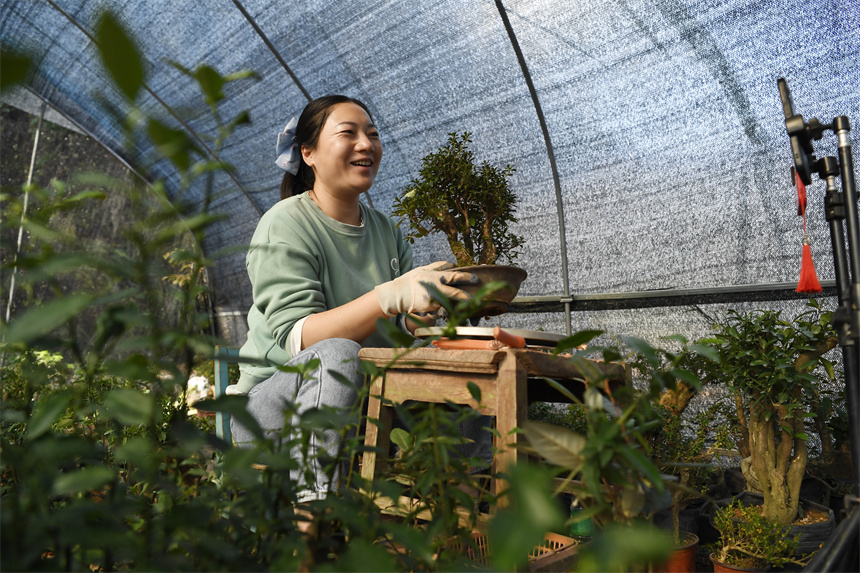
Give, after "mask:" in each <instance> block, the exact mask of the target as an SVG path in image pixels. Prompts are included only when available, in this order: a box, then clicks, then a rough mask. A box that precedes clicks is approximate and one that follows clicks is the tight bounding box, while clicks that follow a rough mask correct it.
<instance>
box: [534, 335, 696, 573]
mask: <svg viewBox="0 0 860 573" xmlns="http://www.w3.org/2000/svg"><path fill="white" fill-rule="evenodd" d="M595 334H599V333H594V332H591V333H587V332H583V333H578V334H577V335H574V336H572V337H570V338H568V339H565V340H564V341H562V342H560V343H559V347H558V349H557V352H562V351H566V350H568V349H571V348H577V347H578V346H580V345H581V344H583V343H585V342H588V341H589V340H590V339H591V338H592V337H593V336H594V335H595ZM625 342H626V343H627V346H628V347H629V349H628V350H621V349H613V348H598V347H596V346H595V347H590V348H588V349H587V350H584V351H577V352H575V353H574V354H573V356H572V358H571V360H573V361H575V362H576V363H577V365H578V366H579V367H580V369H581V371H582V372H583V373H584V378H585V382H586V389H585V394H584V400H583V401H582V402H581V404H582V405H583V406H584V409H585V430H584V432H576V431H572V430H570V429H568V428H562V427H559V426H555V425H551V424H548V423H545V422H535V421H528V422H526V424H524V427H523V433H524V434H525V436H526V438H527V440H528V443H529V446H530V447H531V448H533V450H534V451H535V453H536V454H537V455H539V456H540V457H542V458H543V459H545V460H546V461H547V462H549V463H550V464H552V465H554V466H557V467H558V468H559V474H560V475H562V476H565V478H564V481H563V483H562V484H561V485H560V486H559V489H560V490H562V489H563V490H564V491H569V492H572V493H573V494H574V496H575V497H576V499H577V500H578V502H579V504H581V505H582V506H583V507H584V508H585V509H584V510H582V511H579V512H577V513H576V515H575V517H572V520H577V521H578V520H584V519H591V520H592V521H593V523H594V524H595V526H596V532H595V536H594V538H593V540H592V544H590V548H584V549H583V552H582V557H583V559H592V560H593V561H592V562H591V563H592V564H593V565H594V567H595V568H596V570H627V568H628V567H633V568H636V567H643V566H644V564H647V563H649V562H650V563H653V564H661V563H666V559H667V558H668V557H669V556H670V553H671V551H672V545H673V544H672V540H671V539H670V538H669V536H668V535H667V534H666V533H665V532H661V531H658V530H656V528H654V527H653V526H651V527H649V526H648V524H647V519H646V517H647V516H648V515H653V513H655V512H656V511H657V510H659V509H663V508H666V507H668V506H669V505H670V503H671V501H670V500H671V496H670V494H669V492H668V489H667V486H666V484H665V482H664V476H663V475H661V472H660V470H659V467H658V464H657V463H655V460H654V459H653V455H652V454H653V452H652V450H651V448H650V447H649V442H648V437H649V435H650V434H651V433H652V432H653V430H654V429H655V427H656V426H658V425H659V424H660V419H659V417H658V416H657V415H656V413H655V411H654V402H655V401H656V399H657V397H658V396H659V395H660V394H661V393H662V392H664V391H666V390H667V389H674V388H676V387H677V386H678V385H679V383H681V382H682V381H683V382H686V383H689V384H693V385H694V386H696V385H698V382H697V381H696V380H695V378H694V377H693V375H692V374H691V373H690V372H689V371H687V370H685V369H684V368H682V367H681V364H682V359H683V356H685V355H686V354H687V353H689V352H693V353H696V352H705V353H708V350H707V348H705V347H702V346H695V345H693V346H688V345H687V344H686V343H684V349H683V350H682V351H681V352H679V353H672V352H664V351H658V350H656V349H655V348H653V347H652V346H651V345H650V344H648V343H646V342H645V341H642V340H639V339H635V338H627V339H625ZM592 353H600V354H601V355H602V358H603V360H604V361H624V362H627V363H632V364H635V365H636V371H637V373H638V377H640V378H642V379H643V380H641V382H642V384H639V385H637V386H638V387H639V388H641V389H640V390H634V389H633V387H632V386H631V387H629V388H625V389H623V390H626V391H628V392H629V394H628V395H619V394H614V395H609V396H607V395H605V394H603V393H602V392H601V391H600V389H602V388H603V387H604V381H603V380H602V379H601V378H600V376H599V374H598V373H597V372H596V371H595V368H594V367H593V366H590V365H589V364H590V363H589V359H588V358H587V356H589V355H592ZM568 397H569V398H570V399H571V400H573V401H577V400H576V398H575V397H573V396H572V395H568ZM615 536H617V537H618V538H619V539H618V541H619V543H623V544H625V546H630V547H631V548H632V547H634V546H635V547H636V551H634V550H633V549H631V551H630V552H629V553H624V555H621V553H619V552H618V551H616V550H613V549H611V548H609V549H607V543H608V541H607V540H608V539H611V538H614V537H615ZM645 536H648V537H647V540H648V541H647V543H646V542H643V541H642V539H645V538H646V537H645ZM679 536H680V535H679ZM634 540H635V541H634ZM637 551H641V552H639V553H637ZM622 557H623V558H624V559H625V563H623V564H619V563H617V562H616V561H614V560H617V559H621V558H622Z"/></svg>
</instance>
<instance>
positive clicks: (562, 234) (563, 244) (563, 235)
mask: <svg viewBox="0 0 860 573" xmlns="http://www.w3.org/2000/svg"><path fill="white" fill-rule="evenodd" d="M496 8H498V10H499V16H501V18H502V23H503V24H504V25H505V30H507V32H508V39H510V41H511V46H513V48H514V53H515V54H516V56H517V61H519V63H520V69H521V70H522V72H523V78H525V80H526V85H527V86H528V88H529V94H530V95H531V98H532V103H533V104H534V106H535V112H536V113H537V117H538V122H539V123H540V129H541V132H543V140H544V143H545V144H546V154H547V156H548V157H549V166H550V170H551V171H552V182H553V185H554V186H555V208H556V211H557V213H558V234H559V243H560V245H559V247H560V248H561V274H562V283H563V285H564V326H565V331H566V332H567V335H568V336H570V335H571V325H570V280H569V278H568V273H567V231H565V228H564V204H563V202H562V199H561V182H560V180H559V177H558V167H557V166H556V163H555V152H554V151H553V149H552V140H551V139H550V137H549V128H548V127H547V125H546V118H544V115H543V109H542V108H541V105H540V99H538V95H537V90H536V89H535V86H534V83H533V82H532V76H531V74H530V73H529V68H528V65H527V64H526V58H525V56H524V55H523V51H522V50H521V49H520V44H519V42H517V37H516V35H515V34H514V29H513V27H512V26H511V21H510V20H509V19H508V13H507V12H506V11H505V7H504V6H503V5H502V0H496Z"/></svg>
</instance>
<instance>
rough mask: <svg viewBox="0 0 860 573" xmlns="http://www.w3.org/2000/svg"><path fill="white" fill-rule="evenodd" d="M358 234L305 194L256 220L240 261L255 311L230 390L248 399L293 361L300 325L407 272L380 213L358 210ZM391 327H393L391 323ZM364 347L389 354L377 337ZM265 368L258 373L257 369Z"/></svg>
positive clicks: (396, 235) (397, 241) (394, 231)
mask: <svg viewBox="0 0 860 573" xmlns="http://www.w3.org/2000/svg"><path fill="white" fill-rule="evenodd" d="M361 214H362V217H363V219H364V225H363V226H362V227H355V226H353V225H347V224H345V223H341V222H339V221H336V220H334V219H332V218H331V217H329V216H328V215H326V214H325V213H323V212H322V210H321V209H320V208H319V207H318V206H317V205H316V203H314V202H313V201H312V200H311V199H310V197H309V196H308V194H307V193H303V194H301V195H297V196H294V197H290V198H289V199H284V200H283V201H280V202H279V203H277V204H276V205H275V206H274V207H272V208H271V209H270V210H269V211H267V212H266V213H265V214H264V215H263V217H262V218H261V219H260V223H259V224H258V225H257V229H256V231H254V236H253V238H252V239H251V245H250V247H249V250H248V255H247V258H246V266H247V268H248V275H249V276H250V278H251V286H252V289H253V297H254V299H253V300H254V304H253V306H251V309H250V310H249V312H248V340H247V342H246V343H245V344H244V345H243V346H242V348H241V349H240V351H239V355H240V357H241V358H243V359H250V360H254V361H257V362H258V363H259V364H251V363H247V362H243V363H241V365H240V372H241V375H240V377H239V384H238V385H237V388H236V390H237V391H239V392H241V393H247V392H248V391H249V390H250V389H251V388H252V387H254V386H255V385H256V384H258V383H260V382H262V381H263V380H266V379H267V378H269V377H270V376H272V375H273V374H274V373H275V372H276V366H278V365H283V364H286V363H287V362H288V361H289V360H290V358H292V356H291V354H290V351H289V345H288V343H287V339H288V337H289V335H290V331H291V330H292V328H293V326H294V325H295V324H296V322H298V321H299V320H300V319H302V318H304V317H305V316H308V315H310V314H312V313H315V312H323V311H325V310H328V309H331V308H335V307H338V306H341V305H343V304H346V303H348V302H350V301H352V300H355V299H356V298H358V297H360V296H361V295H363V294H365V293H366V292H369V291H371V290H373V287H375V286H376V285H378V284H381V283H383V282H387V281H390V280H392V279H394V278H396V277H398V276H400V274H401V273H405V272H407V271H409V270H411V269H412V248H411V246H410V245H409V243H407V242H406V241H405V240H403V237H402V235H401V233H400V229H398V228H397V227H396V224H395V222H394V221H392V220H391V218H389V217H388V215H386V214H385V213H382V212H381V211H377V210H376V209H372V208H370V207H368V206H367V205H365V204H363V203H362V204H361ZM391 320H394V318H392V319H391ZM363 345H364V346H389V345H390V344H389V343H388V342H387V341H386V339H385V338H383V337H382V336H381V335H380V334H379V333H378V332H374V333H373V334H372V335H370V337H369V338H367V339H366V340H365V341H364V343H363ZM263 363H264V364H265V365H264V364H263Z"/></svg>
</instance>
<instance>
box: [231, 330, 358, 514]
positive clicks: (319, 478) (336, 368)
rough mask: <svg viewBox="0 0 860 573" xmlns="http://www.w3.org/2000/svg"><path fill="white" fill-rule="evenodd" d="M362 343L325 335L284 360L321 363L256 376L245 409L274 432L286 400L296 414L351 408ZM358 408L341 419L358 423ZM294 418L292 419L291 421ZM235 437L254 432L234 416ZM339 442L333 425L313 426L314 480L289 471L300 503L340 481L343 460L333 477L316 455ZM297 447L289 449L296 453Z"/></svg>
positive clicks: (333, 450) (239, 440)
mask: <svg viewBox="0 0 860 573" xmlns="http://www.w3.org/2000/svg"><path fill="white" fill-rule="evenodd" d="M360 348H361V346H360V345H359V344H358V343H357V342H354V341H352V340H347V339H344V338H332V339H329V340H323V341H322V342H319V343H317V344H314V345H313V346H311V347H310V348H306V349H305V350H303V351H302V352H300V353H299V354H297V355H296V356H294V357H293V359H292V360H290V361H289V362H288V363H287V366H295V365H298V364H305V363H307V362H309V361H311V360H313V359H315V358H316V359H319V361H320V366H319V367H318V368H317V369H316V370H314V371H313V372H311V373H309V374H308V375H307V376H305V377H302V376H301V375H300V374H298V373H294V372H281V371H280V370H279V371H278V372H276V373H275V374H274V375H273V376H272V377H271V378H269V379H268V380H264V381H263V382H260V383H259V384H257V385H256V386H254V387H253V388H251V391H250V392H248V412H250V414H251V415H252V416H254V418H256V420H257V422H259V424H260V426H261V427H262V428H263V430H264V431H266V432H267V434H268V435H269V436H270V437H273V438H275V437H277V436H279V435H280V434H281V432H282V430H283V427H284V422H285V420H284V407H285V405H286V404H287V403H291V402H292V403H294V404H295V405H296V409H297V412H296V415H297V416H301V415H302V413H304V412H305V411H307V410H309V409H311V408H323V407H326V406H327V407H331V408H335V409H338V410H343V411H345V412H346V411H350V410H352V409H353V408H354V406H355V402H356V400H357V398H358V395H357V392H356V388H359V387H361V386H362V385H363V384H364V375H363V374H361V372H360V371H359V369H358V351H359V349H360ZM338 376H340V377H343V378H344V379H346V380H348V381H349V383H350V384H351V386H350V385H347V384H344V383H343V382H341V380H340V379H339V378H338ZM358 421H359V418H358V413H356V417H355V419H354V420H344V422H343V426H344V427H346V426H347V425H349V424H358ZM292 422H293V423H294V422H295V420H293V421H292ZM230 429H231V430H232V432H233V440H234V441H235V442H236V445H238V446H240V447H242V446H245V447H248V446H250V445H251V443H252V442H253V436H252V435H251V433H250V432H248V430H246V429H245V428H244V427H243V426H242V425H241V424H239V423H237V422H236V418H233V419H232V421H231V424H230ZM339 448H340V433H339V432H338V431H337V430H324V431H316V432H314V433H313V435H312V436H311V438H310V444H309V451H308V458H309V463H310V468H311V470H312V472H313V474H314V476H315V483H312V484H306V483H304V477H303V476H304V471H302V470H294V471H292V472H291V477H292V478H293V479H294V480H296V483H297V484H299V486H300V491H299V496H298V501H299V502H300V503H302V502H305V501H310V500H312V499H323V498H325V496H326V494H327V493H328V492H330V491H334V490H336V489H337V487H338V482H339V480H340V474H341V470H342V467H341V466H343V465H344V464H337V466H336V468H335V471H334V472H333V474H332V475H331V479H329V476H328V475H327V474H326V472H325V471H324V468H323V467H322V464H321V463H320V461H319V460H318V459H317V457H318V455H320V454H323V455H325V457H328V458H331V457H333V456H335V455H337V452H338V449H339ZM298 455H299V452H298V451H295V452H293V456H294V457H297V456H298Z"/></svg>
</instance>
